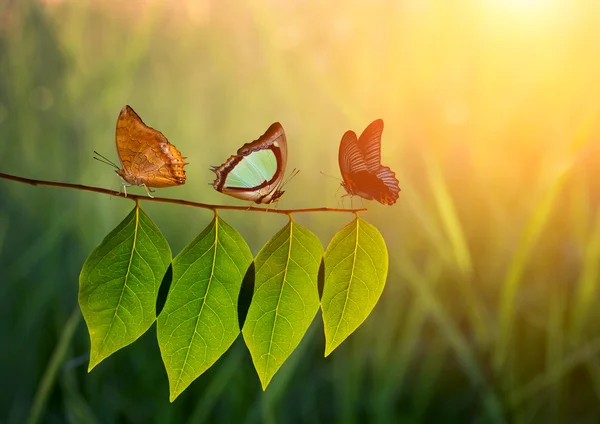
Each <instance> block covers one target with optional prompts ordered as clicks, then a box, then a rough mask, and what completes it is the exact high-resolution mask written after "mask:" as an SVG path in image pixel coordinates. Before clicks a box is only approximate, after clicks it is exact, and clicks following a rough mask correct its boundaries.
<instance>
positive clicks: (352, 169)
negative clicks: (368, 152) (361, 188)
mask: <svg viewBox="0 0 600 424" xmlns="http://www.w3.org/2000/svg"><path fill="white" fill-rule="evenodd" d="M338 162H339V164H340V172H341V173H342V178H343V179H344V188H345V189H346V191H348V194H353V193H352V192H351V190H352V186H353V178H352V176H353V175H355V174H357V173H359V172H363V171H364V172H366V171H367V164H366V163H365V158H364V156H363V154H362V152H361V151H360V149H359V148H358V140H357V138H356V134H355V133H354V131H346V132H345V133H344V135H343V136H342V141H340V149H339V151H338Z"/></svg>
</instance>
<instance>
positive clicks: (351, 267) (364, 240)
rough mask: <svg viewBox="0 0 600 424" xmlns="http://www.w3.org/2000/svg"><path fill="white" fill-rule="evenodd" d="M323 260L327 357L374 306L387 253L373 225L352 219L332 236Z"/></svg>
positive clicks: (383, 276)
mask: <svg viewBox="0 0 600 424" xmlns="http://www.w3.org/2000/svg"><path fill="white" fill-rule="evenodd" d="M324 262H325V284H324V287H323V298H322V300H321V302H322V308H323V323H324V325H325V356H328V355H329V354H330V353H331V352H333V350H334V349H335V348H336V347H338V346H339V345H340V344H341V343H342V342H343V341H344V340H345V339H346V338H347V337H348V336H349V335H350V334H352V333H353V332H354V330H356V329H357V328H358V327H359V326H360V325H361V324H362V323H363V321H364V320H365V319H366V318H367V317H368V316H369V314H370V313H371V311H372V310H373V308H374V307H375V304H376V303H377V301H378V300H379V296H381V292H382V291H383V287H384V286H385V280H386V277H387V272H388V252H387V248H386V246H385V241H384V240H383V237H382V236H381V234H380V233H379V231H378V230H377V228H375V227H374V226H373V225H371V224H369V223H368V222H366V221H365V220H364V219H361V218H356V219H355V220H354V221H352V222H351V223H350V224H348V225H347V226H345V227H344V228H343V229H342V230H341V231H339V232H338V233H337V234H336V235H335V236H334V237H333V239H332V240H331V242H330V243H329V246H328V247H327V250H326V251H325V257H324Z"/></svg>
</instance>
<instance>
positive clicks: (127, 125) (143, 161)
mask: <svg viewBox="0 0 600 424" xmlns="http://www.w3.org/2000/svg"><path fill="white" fill-rule="evenodd" d="M116 143H117V153H118V154H119V160H120V162H121V167H122V169H118V170H116V171H115V172H116V173H117V174H118V175H119V176H120V177H121V178H122V179H123V180H124V181H125V182H126V183H128V184H130V185H136V186H145V187H146V188H148V187H156V188H164V187H171V186H177V185H182V184H185V179H186V175H185V170H184V169H183V168H184V166H185V165H186V163H185V162H184V158H183V157H182V156H181V153H180V152H179V150H177V148H176V147H175V146H174V145H172V144H171V143H169V141H168V140H167V138H166V137H165V136H164V135H163V134H162V133H161V132H160V131H157V130H155V129H154V128H150V127H148V126H147V125H146V124H144V122H143V121H142V120H141V118H140V117H139V116H138V115H137V114H136V113H135V112H134V111H133V109H132V108H131V107H129V106H125V107H123V109H121V113H120V114H119V118H118V119H117V129H116Z"/></svg>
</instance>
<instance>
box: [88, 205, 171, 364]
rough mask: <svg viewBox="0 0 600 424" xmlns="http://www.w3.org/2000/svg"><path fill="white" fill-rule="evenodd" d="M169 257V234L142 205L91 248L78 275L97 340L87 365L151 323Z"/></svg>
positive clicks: (92, 333) (91, 330)
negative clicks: (165, 235)
mask: <svg viewBox="0 0 600 424" xmlns="http://www.w3.org/2000/svg"><path fill="white" fill-rule="evenodd" d="M170 262H171V248H170V247H169V244H168V243H167V240H165V238H164V237H163V235H162V234H161V232H160V230H159V229H158V227H157V226H156V225H155V224H154V222H152V220H151V219H150V218H149V217H148V215H146V214H145V213H144V211H142V210H141V209H140V207H139V206H138V205H136V206H135V208H134V209H133V210H132V211H131V213H130V214H129V215H127V217H126V218H125V219H124V220H123V222H121V223H120V224H119V225H118V226H117V228H115V229H114V230H112V231H111V232H110V234H108V235H107V236H106V238H105V239H104V240H103V241H102V243H100V245H99V246H98V247H96V248H95V249H94V250H93V251H92V253H91V254H90V256H89V257H88V258H87V260H86V261H85V263H84V264H83V269H82V270H81V274H80V276H79V306H80V308H81V312H82V313H83V317H84V318H85V322H86V323H87V326H88V331H89V333H90V339H91V344H92V347H91V352H90V363H89V367H88V371H91V370H92V369H93V368H94V367H95V366H96V365H98V364H99V363H100V362H102V360H104V359H105V358H107V357H108V356H110V355H112V354H113V353H114V352H116V351H117V350H119V349H121V348H123V347H125V346H127V345H129V344H131V343H133V342H134V341H135V340H136V339H137V338H138V337H140V336H141V335H142V334H144V333H145V332H146V330H148V328H150V326H151V325H152V323H153V322H154V320H155V319H156V298H157V296H158V288H159V287H160V283H161V282H162V279H163V277H164V275H165V273H166V271H167V268H168V267H169V263H170Z"/></svg>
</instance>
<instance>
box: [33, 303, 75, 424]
mask: <svg viewBox="0 0 600 424" xmlns="http://www.w3.org/2000/svg"><path fill="white" fill-rule="evenodd" d="M80 319H81V312H80V310H79V308H78V307H76V308H75V309H74V310H73V312H72V313H71V317H70V318H69V319H68V321H67V323H66V324H65V327H64V328H63V331H62V334H61V336H60V339H59V341H58V344H57V345H56V347H55V348H54V352H52V356H51V357H50V360H49V361H48V365H47V366H46V369H45V370H44V375H43V377H42V380H41V381H40V384H39V386H38V389H37V392H36V394H35V397H34V398H33V403H32V405H31V409H30V410H29V417H28V418H27V424H37V423H38V422H40V419H41V418H42V414H43V413H44V410H45V408H46V402H47V400H48V397H49V396H50V393H51V392H52V389H53V387H54V383H55V381H56V376H57V374H58V372H59V369H60V367H61V365H62V364H63V363H64V362H65V357H66V356H67V353H68V348H69V346H70V345H71V339H72V338H73V334H75V330H76V329H77V325H78V324H79V321H80Z"/></svg>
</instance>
